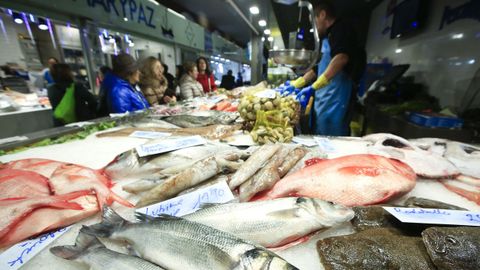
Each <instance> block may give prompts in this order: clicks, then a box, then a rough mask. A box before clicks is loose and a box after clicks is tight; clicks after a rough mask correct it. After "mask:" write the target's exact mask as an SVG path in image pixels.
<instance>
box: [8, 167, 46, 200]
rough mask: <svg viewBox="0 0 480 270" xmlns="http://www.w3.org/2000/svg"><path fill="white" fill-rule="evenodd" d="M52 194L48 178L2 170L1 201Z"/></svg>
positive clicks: (24, 172) (18, 171) (26, 172)
mask: <svg viewBox="0 0 480 270" xmlns="http://www.w3.org/2000/svg"><path fill="white" fill-rule="evenodd" d="M50 194H51V191H50V184H49V182H48V178H46V177H44V176H42V175H40V174H38V173H34V172H30V171H23V170H15V169H0V200H3V199H8V198H19V197H35V196H48V195H50Z"/></svg>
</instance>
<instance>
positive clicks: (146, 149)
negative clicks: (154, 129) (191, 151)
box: [136, 135, 207, 157]
mask: <svg viewBox="0 0 480 270" xmlns="http://www.w3.org/2000/svg"><path fill="white" fill-rule="evenodd" d="M206 143H207V141H205V139H204V138H202V137H201V136H199V135H197V136H190V137H184V138H178V139H170V140H165V141H163V142H160V143H154V144H144V145H140V146H137V147H136V150H137V153H138V155H139V156H140V157H145V156H150V155H156V154H160V153H165V152H170V151H174V150H178V149H182V148H187V147H192V146H196V145H201V144H206Z"/></svg>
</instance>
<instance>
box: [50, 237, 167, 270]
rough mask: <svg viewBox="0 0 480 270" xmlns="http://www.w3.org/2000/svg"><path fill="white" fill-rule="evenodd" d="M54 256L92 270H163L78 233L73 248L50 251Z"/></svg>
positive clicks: (60, 247) (59, 248)
mask: <svg viewBox="0 0 480 270" xmlns="http://www.w3.org/2000/svg"><path fill="white" fill-rule="evenodd" d="M50 252H51V253H53V254H54V255H55V256H57V257H60V258H63V259H66V260H74V261H78V262H82V263H85V264H87V265H89V266H90V269H92V270H117V269H122V270H162V269H163V268H161V267H159V266H158V265H155V264H153V263H151V262H148V261H146V260H143V259H140V258H138V257H135V256H129V255H125V254H122V253H118V252H115V251H112V250H109V249H107V248H106V247H105V246H104V245H103V244H102V242H100V241H99V240H98V239H97V237H95V236H93V235H89V234H86V233H83V232H80V233H79V234H78V236H77V240H76V241H75V245H74V246H56V247H52V248H51V249H50Z"/></svg>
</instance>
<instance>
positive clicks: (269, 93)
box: [255, 89, 277, 99]
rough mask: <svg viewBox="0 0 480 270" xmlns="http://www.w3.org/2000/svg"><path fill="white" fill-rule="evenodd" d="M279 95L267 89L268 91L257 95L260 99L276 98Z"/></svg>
mask: <svg viewBox="0 0 480 270" xmlns="http://www.w3.org/2000/svg"><path fill="white" fill-rule="evenodd" d="M276 95H277V92H276V91H275V90H271V89H267V90H263V91H260V92H258V93H256V94H255V96H256V97H259V98H270V99H271V98H275V97H276Z"/></svg>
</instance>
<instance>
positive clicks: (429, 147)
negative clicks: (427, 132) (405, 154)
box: [408, 138, 448, 156]
mask: <svg viewBox="0 0 480 270" xmlns="http://www.w3.org/2000/svg"><path fill="white" fill-rule="evenodd" d="M408 141H409V142H410V143H411V144H413V145H415V146H416V147H418V148H420V149H422V150H425V151H429V152H431V153H435V154H437V155H439V156H443V155H444V154H445V150H446V147H447V142H448V140H446V139H439V138H419V139H410V140H408Z"/></svg>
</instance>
